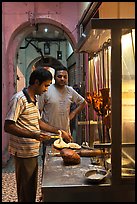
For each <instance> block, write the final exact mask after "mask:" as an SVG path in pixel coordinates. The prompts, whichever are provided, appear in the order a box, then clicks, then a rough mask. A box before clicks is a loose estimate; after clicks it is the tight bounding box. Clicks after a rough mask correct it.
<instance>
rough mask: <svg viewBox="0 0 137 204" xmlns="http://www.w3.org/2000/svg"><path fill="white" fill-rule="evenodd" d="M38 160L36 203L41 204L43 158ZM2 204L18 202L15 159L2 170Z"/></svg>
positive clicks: (11, 159)
mask: <svg viewBox="0 0 137 204" xmlns="http://www.w3.org/2000/svg"><path fill="white" fill-rule="evenodd" d="M38 158H39V160H38V162H39V168H38V175H39V176H38V189H37V197H36V202H41V179H42V159H41V156H39V157H38ZM2 202H18V201H17V193H16V181H15V169H14V163H13V158H10V160H9V161H8V163H7V165H6V167H4V168H2Z"/></svg>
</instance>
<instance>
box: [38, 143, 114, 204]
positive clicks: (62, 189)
mask: <svg viewBox="0 0 137 204" xmlns="http://www.w3.org/2000/svg"><path fill="white" fill-rule="evenodd" d="M49 151H51V147H47V148H46V157H45V163H44V169H43V179H42V197H43V202H82V201H83V202H89V201H94V202H95V201H96V200H99V199H98V193H99V192H100V196H101V197H100V198H102V196H103V195H106V194H105V190H103V189H102V188H101V187H102V186H103V187H106V189H108V187H110V184H111V181H110V179H109V178H107V179H105V180H103V181H102V182H101V183H100V184H91V183H89V182H88V181H87V180H86V179H85V177H84V174H85V172H86V171H88V170H90V169H92V168H93V165H91V161H90V158H89V157H81V162H80V164H78V165H71V166H65V165H64V163H63V159H62V157H60V156H51V155H48V152H49Z"/></svg>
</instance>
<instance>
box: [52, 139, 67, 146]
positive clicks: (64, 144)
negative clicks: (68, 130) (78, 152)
mask: <svg viewBox="0 0 137 204" xmlns="http://www.w3.org/2000/svg"><path fill="white" fill-rule="evenodd" d="M54 147H55V148H58V149H63V148H69V144H67V143H66V142H64V141H63V139H62V138H60V139H57V140H55V141H54Z"/></svg>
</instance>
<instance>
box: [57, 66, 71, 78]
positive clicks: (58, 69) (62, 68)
mask: <svg viewBox="0 0 137 204" xmlns="http://www.w3.org/2000/svg"><path fill="white" fill-rule="evenodd" d="M62 70H64V71H67V72H68V69H67V68H66V67H64V66H61V67H57V68H56V69H55V74H54V76H56V74H57V72H58V71H62Z"/></svg>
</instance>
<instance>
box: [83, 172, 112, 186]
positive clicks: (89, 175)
mask: <svg viewBox="0 0 137 204" xmlns="http://www.w3.org/2000/svg"><path fill="white" fill-rule="evenodd" d="M107 175H108V172H107V171H106V170H104V169H92V170H89V171H87V172H86V173H85V175H84V176H85V178H86V180H87V181H90V182H92V183H98V182H100V181H102V180H103V179H104V178H106V177H107Z"/></svg>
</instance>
